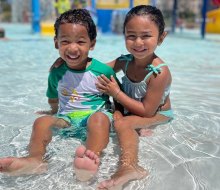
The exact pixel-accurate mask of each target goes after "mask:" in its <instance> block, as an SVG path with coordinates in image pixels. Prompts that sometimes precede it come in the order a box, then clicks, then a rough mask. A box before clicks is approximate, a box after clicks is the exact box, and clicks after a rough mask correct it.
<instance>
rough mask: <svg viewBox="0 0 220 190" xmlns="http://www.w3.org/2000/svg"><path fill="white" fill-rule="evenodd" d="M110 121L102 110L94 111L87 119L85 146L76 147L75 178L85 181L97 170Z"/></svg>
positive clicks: (107, 139) (105, 144) (106, 142)
mask: <svg viewBox="0 0 220 190" xmlns="http://www.w3.org/2000/svg"><path fill="white" fill-rule="evenodd" d="M109 128H110V121H109V118H108V116H106V115H105V114H104V113H102V112H96V113H94V114H93V115H92V116H91V117H90V118H89V120H88V126H87V130H88V134H87V140H86V147H84V146H79V147H78V148H77V149H76V154H75V159H74V168H75V171H76V175H77V178H78V179H79V180H81V181H87V180H89V179H90V178H91V177H93V176H94V174H95V173H96V172H97V170H98V167H99V156H100V154H101V152H102V150H103V149H104V148H105V147H106V146H107V144H108V142H109Z"/></svg>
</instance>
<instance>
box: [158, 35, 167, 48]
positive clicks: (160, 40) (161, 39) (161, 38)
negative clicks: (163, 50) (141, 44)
mask: <svg viewBox="0 0 220 190" xmlns="http://www.w3.org/2000/svg"><path fill="white" fill-rule="evenodd" d="M166 36H167V32H163V34H162V35H161V36H160V37H159V40H158V46H159V45H161V44H162V42H163V40H164V38H165V37H166Z"/></svg>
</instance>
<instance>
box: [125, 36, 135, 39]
mask: <svg viewBox="0 0 220 190" xmlns="http://www.w3.org/2000/svg"><path fill="white" fill-rule="evenodd" d="M126 38H127V39H128V40H134V39H135V38H136V36H135V35H127V36H126Z"/></svg>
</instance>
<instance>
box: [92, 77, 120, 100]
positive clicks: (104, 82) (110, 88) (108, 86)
mask: <svg viewBox="0 0 220 190" xmlns="http://www.w3.org/2000/svg"><path fill="white" fill-rule="evenodd" d="M96 88H97V89H98V90H99V91H100V92H102V93H105V94H108V95H109V96H112V97H113V98H114V97H115V96H116V95H117V93H118V92H119V91H120V87H119V86H118V83H117V81H116V80H115V79H114V77H113V76H111V78H110V79H108V78H107V77H106V76H105V75H100V76H98V82H97V83H96Z"/></svg>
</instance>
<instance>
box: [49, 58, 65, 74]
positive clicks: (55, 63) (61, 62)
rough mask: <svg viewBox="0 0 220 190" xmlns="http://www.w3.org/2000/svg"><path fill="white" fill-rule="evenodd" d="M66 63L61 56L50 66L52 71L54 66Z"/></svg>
mask: <svg viewBox="0 0 220 190" xmlns="http://www.w3.org/2000/svg"><path fill="white" fill-rule="evenodd" d="M63 63H64V61H63V59H62V58H61V57H59V58H58V59H57V60H56V61H55V62H54V63H53V65H51V67H50V71H51V70H52V69H53V68H58V67H59V66H60V65H62V64H63Z"/></svg>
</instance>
